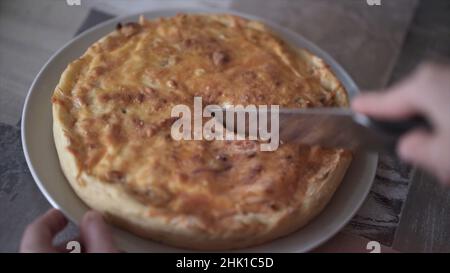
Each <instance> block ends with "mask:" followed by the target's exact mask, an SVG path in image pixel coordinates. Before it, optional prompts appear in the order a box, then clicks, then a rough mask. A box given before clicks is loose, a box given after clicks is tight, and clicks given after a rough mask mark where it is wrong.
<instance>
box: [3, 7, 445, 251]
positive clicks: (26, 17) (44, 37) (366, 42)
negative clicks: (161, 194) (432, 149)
mask: <svg viewBox="0 0 450 273" xmlns="http://www.w3.org/2000/svg"><path fill="white" fill-rule="evenodd" d="M84 2H86V3H84ZM84 2H83V0H82V5H81V6H79V7H69V6H67V5H66V4H65V3H64V1H52V0H46V1H34V0H15V1H0V37H1V39H0V91H1V92H0V151H1V153H0V210H1V211H2V214H1V216H0V251H16V250H17V247H18V243H19V240H20V237H21V234H22V232H23V229H24V227H25V226H26V224H27V223H29V222H30V221H31V219H34V218H35V217H36V216H37V215H39V214H41V213H43V212H44V211H45V210H47V209H48V208H49V207H50V205H49V204H48V202H47V201H46V200H45V198H44V197H43V195H42V194H41V193H40V192H39V190H38V189H37V187H36V186H35V184H34V181H33V180H32V178H31V176H30V174H29V171H28V168H27V166H26V163H25V161H24V158H23V155H22V150H21V143H20V138H19V134H20V131H19V127H18V122H19V120H20V115H21V114H20V111H21V108H22V103H23V100H24V97H25V95H26V92H27V90H28V87H29V85H30V84H31V81H32V80H33V78H34V77H35V75H36V73H37V72H38V71H39V69H40V67H41V66H42V65H43V64H44V63H45V61H46V60H47V59H48V58H49V56H50V55H51V54H52V53H53V52H54V51H55V50H57V49H58V48H59V47H60V46H62V45H63V44H64V43H65V42H67V41H68V40H69V39H70V38H71V37H73V35H75V33H76V32H77V30H78V29H79V28H80V26H81V25H82V28H86V27H88V26H91V25H92V24H94V23H96V22H99V21H102V20H105V19H107V18H109V16H110V15H107V14H105V13H99V12H92V11H91V9H92V8H95V9H96V10H102V11H103V12H107V13H110V14H115V15H121V14H125V13H129V12H133V11H136V10H142V9H148V8H160V7H167V6H171V7H173V6H177V7H179V6H180V5H181V6H183V7H191V6H215V7H217V6H218V7H222V8H232V9H235V10H239V11H244V12H247V13H251V14H256V15H259V16H261V17H264V18H268V19H271V20H273V21H276V22H278V23H279V24H282V25H284V26H287V27H289V28H291V29H293V30H295V31H297V32H299V33H301V34H302V35H304V36H305V37H307V38H308V39H310V40H312V41H313V42H315V43H316V44H318V45H319V46H320V47H322V48H323V49H325V50H326V51H328V52H329V53H330V54H331V55H332V56H334V57H335V58H336V59H337V60H338V61H339V62H340V63H341V64H342V65H343V66H344V67H345V68H346V69H347V70H348V71H349V72H350V74H351V75H352V76H353V78H354V79H355V80H356V81H357V82H358V84H359V85H360V86H361V87H362V88H364V89H373V88H381V87H384V86H386V85H387V84H389V83H392V82H394V81H397V80H398V79H400V78H401V77H403V76H404V75H406V74H407V73H408V72H409V71H411V69H412V68H413V67H415V66H416V65H417V64H418V63H419V62H420V61H421V60H423V59H424V58H425V57H428V56H434V57H438V58H440V59H442V58H444V57H446V56H450V54H449V49H450V35H449V34H450V21H449V20H450V18H449V16H448V13H449V12H450V5H449V3H448V1H445V0H442V1H439V0H435V1H421V2H420V1H419V0H397V1H384V0H382V6H380V7H370V6H368V5H367V4H366V3H365V1H364V0H361V1H354V0H340V1H334V0H297V1H295V0H294V1H291V0H279V1H264V2H262V1H258V0H245V1H231V0H223V1H201V0H197V1H170V3H169V4H167V1H166V2H161V1H139V0H135V4H134V5H133V6H132V7H131V8H130V9H127V5H124V4H123V3H124V1H115V0H111V1H107V2H106V1H99V0H92V1H89V2H87V1H84ZM83 22H84V24H83ZM380 158H381V159H380V164H379V167H378V171H377V177H376V179H375V182H374V186H373V188H372V191H371V193H370V195H369V197H368V198H367V200H366V202H365V204H364V205H363V207H362V208H361V210H360V211H359V212H358V214H357V215H356V216H355V218H354V219H353V220H352V221H351V222H350V223H349V225H348V226H347V227H346V228H345V230H344V232H348V233H353V234H358V235H361V236H364V237H367V238H370V239H374V240H377V241H380V242H382V243H383V244H385V245H393V246H394V248H396V249H398V250H401V251H447V252H448V251H450V243H449V242H450V240H449V239H450V233H449V230H450V229H449V227H450V216H449V215H450V193H449V191H448V190H446V189H441V188H440V187H439V186H437V184H436V183H433V182H432V181H430V180H431V179H430V178H428V177H427V176H426V175H424V174H423V173H422V172H417V173H416V175H415V176H414V175H413V174H414V172H415V171H414V169H413V168H411V167H409V166H407V165H405V164H403V163H401V162H399V160H397V159H396V158H395V157H392V156H390V155H381V157H380ZM76 233H77V230H76V228H75V227H74V225H69V228H68V229H67V230H66V231H65V232H63V234H62V235H61V236H60V237H59V238H58V239H59V240H64V239H66V238H70V237H71V236H73V235H74V234H76Z"/></svg>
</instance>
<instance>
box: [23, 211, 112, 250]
mask: <svg viewBox="0 0 450 273" xmlns="http://www.w3.org/2000/svg"><path fill="white" fill-rule="evenodd" d="M66 225H67V219H66V218H65V217H64V215H63V214H62V213H61V212H60V211H59V210H56V209H51V210H49V211H47V212H46V213H45V214H44V215H42V216H40V217H39V218H37V219H36V220H35V221H34V222H33V223H31V224H30V225H28V227H27V228H26V229H25V232H24V234H23V237H22V243H21V245H20V252H25V253H33V252H68V250H66V245H65V244H64V245H61V246H55V245H54V244H53V239H54V237H55V236H56V234H58V233H59V232H60V231H61V230H63V229H64V227H65V226H66ZM80 235H81V238H80V240H77V241H79V242H80V243H81V245H82V251H83V252H88V253H92V252H118V250H117V249H116V247H115V246H114V243H113V240H112V236H111V232H110V230H109V227H108V225H107V224H106V223H105V222H104V220H103V217H102V215H101V214H100V213H98V212H95V211H88V212H87V213H86V214H85V215H84V216H83V220H82V221H81V225H80Z"/></svg>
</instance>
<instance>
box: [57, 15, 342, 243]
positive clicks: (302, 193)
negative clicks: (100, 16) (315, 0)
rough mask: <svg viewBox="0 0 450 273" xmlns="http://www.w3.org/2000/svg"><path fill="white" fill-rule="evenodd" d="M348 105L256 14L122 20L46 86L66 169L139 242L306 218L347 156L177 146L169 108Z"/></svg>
mask: <svg viewBox="0 0 450 273" xmlns="http://www.w3.org/2000/svg"><path fill="white" fill-rule="evenodd" d="M194 96H201V97H202V98H203V103H204V105H206V104H219V105H224V104H243V105H247V104H256V105H261V104H264V105H270V104H278V105H280V107H292V108H294V107H295V108H299V107H326V106H343V107H345V106H347V104H348V100H347V95H346V91H345V89H344V88H343V87H342V85H341V83H340V82H339V81H338V80H337V78H336V77H335V76H334V75H333V73H332V72H331V70H330V69H329V67H328V66H327V65H326V64H325V63H324V62H323V61H322V60H321V59H320V58H318V57H316V56H314V55H312V54H310V53H309V52H308V51H306V50H303V49H295V50H294V49H292V48H291V47H289V46H288V45H286V44H285V43H284V42H283V41H282V40H280V39H279V38H277V37H276V36H275V35H274V34H272V33H271V32H270V31H269V30H268V29H267V28H266V27H265V26H264V25H262V24H261V23H259V22H256V21H251V20H247V19H243V18H240V17H237V16H233V15H226V14H220V15H219V14H218V15H192V14H191V15H186V14H180V15H177V16H175V17H172V18H160V19H157V20H151V21H149V20H144V19H143V18H141V19H140V21H139V22H138V23H128V24H124V25H119V26H118V27H117V29H116V30H115V31H114V32H112V33H110V34H109V35H107V36H106V37H104V38H102V39H101V40H100V41H98V42H96V43H95V44H93V45H92V46H91V47H90V48H89V49H88V50H87V51H86V53H85V54H84V55H83V56H81V57H80V58H79V59H77V60H75V61H73V62H72V63H71V64H69V66H68V67H67V69H66V70H65V71H64V73H63V74H62V76H61V80H60V82H59V84H58V86H57V87H56V89H55V91H54V95H53V97H52V103H53V130H54V138H55V144H56V148H57V151H58V155H59V158H60V162H61V167H62V169H63V171H64V173H65V176H66V177H67V179H68V181H69V182H70V184H71V185H72V187H73V188H74V190H75V192H76V193H77V195H78V196H79V197H80V198H81V199H82V200H83V201H84V202H85V203H86V204H87V205H88V206H90V207H91V208H93V209H96V210H99V211H101V212H103V213H104V214H105V215H106V216H107V218H108V219H109V220H110V221H112V222H114V223H116V224H117V225H119V226H122V227H124V228H126V229H128V230H131V231H133V232H134V233H136V234H139V235H141V236H143V237H146V238H150V239H153V240H156V241H161V242H164V243H168V244H171V245H174V246H179V247H184V248H190V249H203V250H206V249H233V248H242V247H247V246H252V245H256V244H260V243H263V242H266V241H269V240H272V239H274V238H277V237H280V236H283V235H286V234H288V233H290V232H292V231H294V230H296V229H298V228H300V227H301V226H303V225H305V224H306V223H307V222H309V221H310V220H311V219H312V218H313V217H314V216H316V215H317V214H318V213H319V212H320V211H321V210H322V209H323V208H324V206H325V205H326V204H327V203H328V201H329V200H330V198H331V196H332V195H333V193H334V192H335V190H336V188H337V187H338V185H339V183H340V182H341V180H342V179H343V176H344V174H345V172H346V169H347V167H348V166H349V164H350V161H351V153H350V152H349V151H345V150H341V149H322V148H319V147H307V146H302V145H298V144H282V145H280V147H279V149H278V150H277V151H275V152H261V151H260V150H259V143H258V141H248V140H247V141H206V140H202V141H175V140H173V139H172V138H171V136H170V128H171V125H172V123H173V119H172V118H170V116H171V109H172V107H173V106H174V105H177V104H186V105H192V104H193V97H194Z"/></svg>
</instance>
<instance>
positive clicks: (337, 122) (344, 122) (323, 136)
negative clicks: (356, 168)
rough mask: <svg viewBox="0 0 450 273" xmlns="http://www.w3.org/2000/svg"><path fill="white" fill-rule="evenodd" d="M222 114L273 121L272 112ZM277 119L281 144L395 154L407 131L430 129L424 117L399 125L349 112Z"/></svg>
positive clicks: (292, 112) (286, 114)
mask: <svg viewBox="0 0 450 273" xmlns="http://www.w3.org/2000/svg"><path fill="white" fill-rule="evenodd" d="M223 110H224V111H232V112H234V113H235V115H237V114H238V113H239V112H245V114H247V115H248V114H249V113H251V112H256V114H257V115H258V120H261V119H260V115H261V114H264V115H266V117H267V118H266V119H265V120H268V121H270V115H271V111H270V110H266V111H247V110H233V109H229V108H226V109H223ZM241 114H242V113H241ZM278 115H279V139H280V142H281V143H289V142H296V143H302V144H307V145H319V146H322V147H330V148H331V147H339V148H349V149H352V150H356V149H365V150H370V151H380V150H390V151H392V150H393V149H394V148H395V145H396V142H397V140H398V138H399V137H400V136H401V135H402V134H404V133H406V132H407V131H409V130H411V129H413V128H416V127H425V128H427V129H430V125H429V123H428V122H427V121H426V120H425V119H423V118H421V117H413V118H410V119H407V120H400V121H380V120H375V119H372V118H369V117H367V116H365V115H362V114H359V113H355V112H353V111H351V110H350V109H347V108H305V109H284V108H281V109H279V110H278ZM223 124H224V125H225V127H226V128H227V129H229V130H234V131H235V132H236V130H235V128H234V127H232V128H230V126H228V125H227V124H226V122H225V123H223ZM269 127H270V124H269ZM269 130H270V129H269ZM237 133H240V134H243V133H245V134H246V135H247V134H248V121H246V132H237Z"/></svg>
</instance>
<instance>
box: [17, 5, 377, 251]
mask: <svg viewBox="0 0 450 273" xmlns="http://www.w3.org/2000/svg"><path fill="white" fill-rule="evenodd" d="M179 12H188V13H211V12H214V13H224V12H226V13H233V14H236V15H239V16H242V17H247V18H250V19H256V20H260V21H262V22H264V23H265V24H266V25H268V26H269V27H271V28H272V29H273V30H274V31H275V32H276V33H278V34H279V35H281V36H282V37H283V38H284V39H285V40H286V41H288V42H290V43H291V44H293V45H296V46H299V47H303V48H307V49H309V50H310V51H311V52H313V53H314V54H316V55H317V56H319V57H321V58H323V59H324V60H325V61H326V62H327V63H328V64H329V65H330V66H331V68H332V70H333V71H334V72H335V73H336V75H337V76H338V78H339V79H340V80H341V81H342V83H343V84H344V85H345V87H346V89H347V90H348V91H349V93H350V97H352V96H354V95H355V94H356V93H357V92H358V88H357V86H356V84H355V83H354V82H353V80H352V79H351V78H350V77H349V75H348V74H347V73H346V72H345V71H344V70H343V68H342V67H341V66H340V65H339V64H337V63H336V61H334V60H333V59H332V58H331V57H330V56H329V55H327V54H326V53H325V52H323V51H322V50H320V49H319V48H318V47H317V46H315V45H313V44H312V43H311V42H309V41H307V40H306V39H304V38H303V37H301V36H300V35H298V34H296V33H294V32H292V31H290V30H288V29H285V28H282V27H280V26H278V25H276V24H274V23H271V22H267V21H266V20H264V19H261V18H256V17H254V16H249V15H246V14H242V13H237V12H234V11H226V10H215V9H188V10H186V9H183V10H173V9H171V10H158V11H149V12H143V13H142V14H143V15H144V16H145V17H146V18H155V17H166V16H174V15H175V14H177V13H179ZM137 19H138V15H133V16H127V17H121V18H115V19H112V20H109V21H107V22H104V23H102V24H100V25H98V26H96V27H94V28H92V29H90V30H88V31H86V32H84V33H82V34H81V35H79V36H77V37H76V38H75V39H73V40H72V41H70V42H69V43H68V44H66V45H65V46H64V47H63V48H61V49H60V50H59V51H58V52H56V53H55V54H54V55H53V56H52V57H51V58H50V60H49V61H48V62H47V63H46V64H45V65H44V67H43V68H42V70H41V71H40V72H39V74H38V75H37V77H36V79H35V80H34V82H33V84H32V85H31V88H30V90H29V92H28V96H27V98H26V101H25V105H24V109H23V114H22V143H23V149H24V153H25V158H26V161H27V164H28V167H29V168H30V171H31V174H32V175H33V178H34V180H35V181H36V184H37V185H38V187H39V189H40V190H41V191H42V193H43V194H44V195H45V197H46V198H47V200H48V201H49V202H50V203H51V204H52V205H53V206H54V207H56V208H58V209H60V210H61V211H63V213H64V214H65V215H66V216H67V217H68V218H69V219H71V220H72V221H73V222H75V223H78V222H79V221H80V219H81V217H82V215H83V214H84V212H86V210H88V207H87V206H86V205H85V204H84V203H83V202H82V201H81V200H80V199H79V198H78V197H77V195H75V193H74V191H73V190H72V188H71V187H70V186H69V183H68V182H67V181H66V178H65V177H64V175H63V173H62V171H61V169H60V165H59V161H58V156H57V154H56V149H55V146H54V142H53V135H52V113H51V103H50V98H51V96H52V93H53V90H54V88H55V86H56V84H57V83H58V81H59V78H60V76H61V73H62V72H63V70H64V69H65V68H66V66H67V65H68V64H69V63H70V62H71V61H73V60H74V59H76V58H78V57H79V56H81V55H82V54H83V53H84V52H85V51H86V49H87V48H88V47H89V46H90V45H91V44H93V43H94V42H95V41H97V40H98V39H100V38H101V37H103V36H105V35H106V34H108V33H109V32H111V31H113V30H114V29H115V26H116V24H117V23H118V22H124V21H125V22H126V21H136V20H137ZM377 161H378V155H377V154H359V155H356V156H355V158H354V160H353V162H352V164H351V166H350V169H349V170H348V172H347V174H346V176H345V178H344V180H343V182H342V184H341V186H340V187H339V189H338V190H337V192H336V193H335V195H334V196H333V198H332V200H331V202H330V203H329V204H328V205H327V207H326V208H325V209H324V211H323V212H322V213H321V214H320V215H319V216H318V217H317V218H315V219H314V220H313V221H312V222H311V223H309V224H308V225H307V226H305V227H303V228H302V229H300V230H298V231H297V232H295V233H293V234H291V235H289V236H286V237H284V238H281V239H278V240H275V241H272V242H270V243H266V244H263V245H260V246H257V247H252V248H248V249H244V250H241V251H249V252H253V251H260V252H306V251H309V250H311V249H313V248H315V247H317V246H318V245H320V244H321V243H323V242H325V241H326V240H328V239H329V238H331V237H332V236H333V235H335V234H336V233H337V232H338V231H339V230H340V229H341V228H342V227H344V225H345V224H346V223H347V222H348V221H349V220H350V219H351V218H352V217H353V215H354V214H355V213H356V211H357V210H358V209H359V207H360V206H361V204H362V203H363V201H364V199H365V198H366V196H367V194H368V192H369V190H370V188H371V185H372V181H373V179H374V176H375V170H376V166H377ZM113 232H114V236H115V238H116V242H117V244H118V246H119V247H120V248H121V249H123V250H125V251H129V252H136V251H139V252H146V251H152V252H172V251H178V252H179V251H184V250H182V249H178V248H173V247H170V246H166V245H162V244H159V243H155V242H153V241H150V240H146V239H142V238H140V237H137V236H135V235H133V234H131V233H129V232H127V231H123V230H120V229H118V228H114V230H113Z"/></svg>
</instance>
